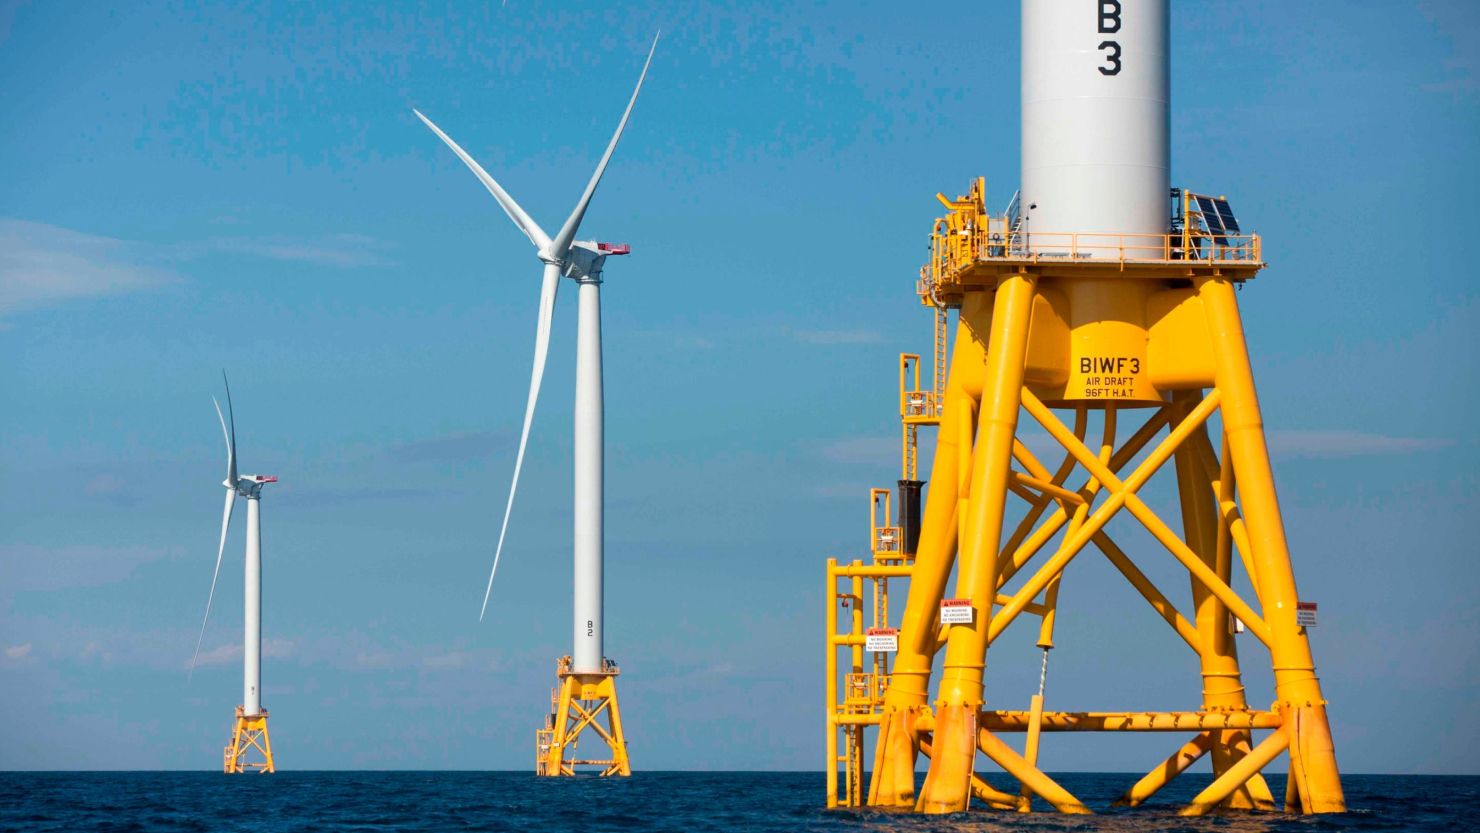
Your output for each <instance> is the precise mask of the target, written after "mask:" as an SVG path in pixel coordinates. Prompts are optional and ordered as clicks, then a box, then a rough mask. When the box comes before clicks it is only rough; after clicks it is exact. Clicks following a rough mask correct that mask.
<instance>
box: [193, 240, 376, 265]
mask: <svg viewBox="0 0 1480 833" xmlns="http://www.w3.org/2000/svg"><path fill="white" fill-rule="evenodd" d="M384 250H385V244H384V243H382V242H380V241H379V240H376V239H375V238H373V237H368V236H366V235H363V234H331V235H326V236H323V237H316V238H294V237H283V236H272V237H215V238H210V239H208V240H202V241H198V242H193V243H180V244H176V245H174V246H171V247H170V249H169V251H170V255H171V256H172V257H174V258H177V259H179V260H194V259H196V258H201V257H208V256H212V255H222V254H226V255H242V256H246V257H255V258H261V259H264V260H276V261H280V262H287V263H306V264H309V265H311V266H332V267H336V268H348V267H354V266H385V265H388V264H390V263H392V262H393V261H391V260H390V259H389V258H388V257H386V256H385V254H384Z"/></svg>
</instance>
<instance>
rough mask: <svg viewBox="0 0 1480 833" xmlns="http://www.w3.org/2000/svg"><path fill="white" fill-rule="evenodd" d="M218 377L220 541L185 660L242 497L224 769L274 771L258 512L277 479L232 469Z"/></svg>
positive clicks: (229, 422)
mask: <svg viewBox="0 0 1480 833" xmlns="http://www.w3.org/2000/svg"><path fill="white" fill-rule="evenodd" d="M221 381H222V382H223V383H225V385H226V413H225V415H223V414H222V413H221V403H220V402H218V401H217V400H216V398H215V397H211V402H213V403H214V404H215V406H216V419H217V420H219V421H220V422H221V434H222V436H224V437H225V438H226V479H225V480H223V481H221V485H223V486H225V487H226V506H225V508H224V509H222V511H221V543H220V545H219V546H218V547H217V548H216V571H215V572H214V573H212V574H211V592H210V595H208V596H206V615H205V618H203V619H202V620H201V623H200V636H199V637H197V638H196V640H195V656H193V657H191V659H190V673H191V675H192V676H193V675H194V674H195V663H196V661H197V660H199V659H200V646H201V642H202V641H203V640H204V639H205V636H206V623H207V622H209V621H210V620H211V603H212V602H213V601H215V598H216V579H217V578H219V577H220V576H221V557H222V556H223V555H224V554H225V553H226V532H227V530H228V529H229V528H230V527H231V514H232V510H233V509H234V508H235V507H236V498H237V496H238V495H240V496H241V497H244V498H246V499H247V557H246V568H245V571H244V572H245V575H244V579H245V585H246V587H245V592H244V594H243V596H244V599H245V605H244V607H245V615H244V616H243V621H244V626H245V627H244V631H245V633H244V637H245V638H244V642H243V650H242V662H243V674H242V704H241V705H240V706H237V707H236V722H235V724H234V725H233V727H232V732H231V743H229V744H227V746H226V750H225V761H224V768H225V771H226V772H228V773H233V772H245V771H247V770H249V769H255V770H259V771H261V772H276V771H277V768H276V767H275V766H274V765H273V760H272V742H271V741H270V740H269V739H268V736H267V711H266V710H265V709H263V708H262V512H261V508H260V506H261V504H260V501H261V499H262V487H263V486H264V485H266V484H268V483H276V482H277V478H276V477H274V476H272V475H268V474H243V475H238V474H237V473H236V414H235V412H234V411H233V409H232V407H231V383H230V382H229V381H227V379H226V372H225V371H222V373H221ZM252 749H256V750H257V751H258V753H260V754H261V756H262V760H261V761H256V762H249V761H248V759H247V753H248V752H249V751H250V750H252Z"/></svg>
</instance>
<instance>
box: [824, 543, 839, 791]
mask: <svg viewBox="0 0 1480 833" xmlns="http://www.w3.org/2000/svg"><path fill="white" fill-rule="evenodd" d="M837 570H838V560H837V559H836V558H829V559H828V560H827V593H826V594H824V595H823V598H824V599H826V600H827V617H826V619H825V620H824V625H825V626H826V627H825V629H824V631H823V633H824V635H825V636H826V641H825V643H824V644H826V645H827V651H826V654H827V656H826V659H825V660H824V665H825V666H826V670H825V673H826V676H827V702H826V706H827V711H826V715H827V741H826V743H825V744H824V748H825V749H826V751H827V770H826V771H827V806H828V807H829V808H831V807H836V806H838V725H837V719H838V713H837V702H838V648H837V646H836V645H834V644H833V637H834V636H835V635H836V633H837V629H838V578H837Z"/></svg>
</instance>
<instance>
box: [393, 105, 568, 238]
mask: <svg viewBox="0 0 1480 833" xmlns="http://www.w3.org/2000/svg"><path fill="white" fill-rule="evenodd" d="M411 112H413V113H415V114H416V117H417V118H419V119H421V121H422V123H423V124H425V125H426V126H427V127H430V128H431V129H432V132H433V133H435V134H437V137H438V138H440V139H441V140H442V141H443V142H446V143H447V146H448V147H450V148H452V152H453V153H455V154H457V158H458V159H461V160H462V161H463V164H464V165H467V166H468V169H469V170H471V171H472V172H473V175H474V176H476V177H478V181H479V182H482V183H483V187H484V188H487V189H488V193H490V194H492V195H493V198H494V199H496V200H498V204H499V206H500V207H501V208H503V210H504V213H505V214H507V215H509V219H510V220H513V221H514V225H516V226H518V227H519V230H520V231H522V232H524V236H525V237H528V238H529V242H531V243H533V244H534V245H535V246H536V247H537V248H540V249H543V248H544V247H546V246H548V245H550V236H549V235H548V234H545V230H544V229H542V228H540V225H539V223H536V222H535V221H534V219H533V218H532V217H530V216H529V215H528V214H527V213H525V211H524V209H523V208H520V207H519V203H517V202H515V201H514V198H513V197H511V196H509V192H508V191H505V190H504V189H503V186H501V185H499V184H498V182H497V181H496V180H494V178H493V177H491V176H489V175H488V171H485V170H483V166H482V165H479V164H478V162H477V160H475V159H473V157H471V156H469V155H468V153H467V151H465V150H463V149H462V148H461V147H459V146H458V144H457V142H454V141H452V137H451V136H448V135H447V134H446V133H443V132H442V128H440V127H438V126H437V125H435V124H433V123H432V120H431V119H429V118H427V117H426V116H423V115H422V114H421V111H420V110H417V109H414V108H413V109H412V111H411Z"/></svg>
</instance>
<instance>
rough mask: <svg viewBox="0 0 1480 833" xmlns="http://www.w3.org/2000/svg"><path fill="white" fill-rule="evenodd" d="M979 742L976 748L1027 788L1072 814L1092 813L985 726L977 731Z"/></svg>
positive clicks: (1062, 810) (1056, 808) (1061, 811)
mask: <svg viewBox="0 0 1480 833" xmlns="http://www.w3.org/2000/svg"><path fill="white" fill-rule="evenodd" d="M976 743H977V748H979V749H981V751H982V753H983V754H985V755H986V756H987V757H988V758H991V759H992V762H993V763H995V764H997V766H1000V767H1002V768H1003V769H1005V770H1007V774H1009V775H1011V776H1012V777H1014V778H1016V779H1018V781H1019V782H1021V783H1022V785H1023V786H1024V787H1026V788H1028V789H1030V790H1032V791H1033V792H1034V793H1036V794H1037V795H1038V796H1039V797H1040V798H1042V799H1043V800H1044V801H1047V802H1048V803H1049V804H1052V805H1053V806H1054V809H1055V810H1058V811H1059V812H1060V813H1069V814H1071V815H1090V809H1089V808H1088V807H1086V806H1084V804H1083V803H1081V802H1080V800H1079V799H1077V798H1075V797H1074V796H1073V795H1072V794H1071V793H1070V792H1069V791H1068V790H1066V789H1064V788H1063V787H1061V786H1059V785H1058V784H1057V783H1055V782H1054V780H1053V779H1052V778H1049V777H1048V776H1047V775H1044V774H1043V773H1042V772H1040V771H1039V770H1038V768H1037V767H1034V766H1032V765H1030V764H1029V763H1028V762H1027V761H1025V760H1023V759H1022V758H1021V757H1020V756H1019V755H1018V753H1016V752H1014V751H1012V747H1010V746H1008V745H1007V744H1005V743H1003V742H1002V741H1001V740H999V739H998V738H997V736H996V735H993V734H992V733H991V732H989V731H987V730H986V729H982V730H980V731H979V732H977V735H976Z"/></svg>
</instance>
